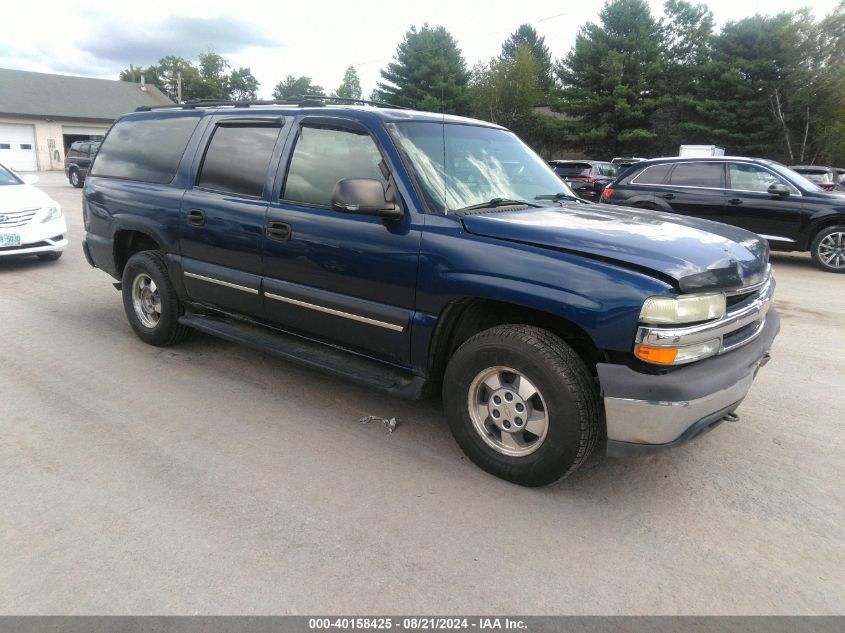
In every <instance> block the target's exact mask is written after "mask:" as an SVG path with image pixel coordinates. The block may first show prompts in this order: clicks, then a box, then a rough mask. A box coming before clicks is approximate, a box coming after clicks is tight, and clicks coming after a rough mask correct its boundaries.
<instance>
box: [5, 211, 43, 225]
mask: <svg viewBox="0 0 845 633" xmlns="http://www.w3.org/2000/svg"><path fill="white" fill-rule="evenodd" d="M36 213H38V209H27V210H26V211H0V228H4V229H13V228H15V227H18V226H24V225H25V224H28V223H29V221H30V220H32V218H34V217H35V214H36Z"/></svg>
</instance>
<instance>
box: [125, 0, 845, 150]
mask: <svg viewBox="0 0 845 633" xmlns="http://www.w3.org/2000/svg"><path fill="white" fill-rule="evenodd" d="M144 72H145V75H146V77H147V80H148V81H151V82H152V83H155V84H156V85H158V86H159V87H161V88H162V89H163V90H164V91H165V92H166V93H167V94H168V95H169V96H170V97H171V98H176V96H177V95H176V91H175V84H174V77H176V76H177V75H178V76H181V77H182V81H183V88H182V98H183V100H187V99H190V98H195V97H198V98H208V97H212V98H221V97H225V98H254V97H255V94H256V91H257V89H258V82H257V81H256V80H255V78H254V77H253V76H252V73H251V72H250V70H249V69H248V68H239V69H236V70H233V69H230V68H229V64H228V62H227V61H226V60H225V59H223V58H222V57H220V56H219V55H216V54H215V53H212V52H209V53H205V54H203V55H200V56H199V61H198V64H196V65H194V64H192V63H191V62H188V61H186V60H184V59H181V58H176V57H166V58H164V59H162V60H160V61H159V64H158V65H156V66H152V67H150V68H148V69H144ZM129 73H130V71H129V70H126V71H124V72H123V73H122V74H121V79H130V75H129ZM380 76H381V80H380V81H379V82H378V84H377V86H376V88H375V90H374V91H373V92H372V93H371V95H370V99H372V100H376V101H385V102H389V103H393V104H396V105H400V106H406V107H413V108H418V109H421V110H429V111H435V112H444V113H450V114H461V115H469V116H474V117H477V118H480V119H484V120H488V121H492V122H494V123H498V124H501V125H504V126H505V127H509V128H511V129H512V130H514V131H515V132H516V133H517V134H519V135H520V136H521V137H522V138H523V139H524V140H526V141H527V142H528V143H529V144H531V145H532V146H533V147H534V148H535V149H536V150H538V151H539V152H540V153H541V154H543V155H544V156H546V157H548V158H551V157H560V156H565V155H575V154H577V153H582V154H585V155H588V156H589V157H591V158H598V159H607V158H610V157H611V156H623V155H626V156H646V157H648V156H662V155H673V154H677V151H678V146H679V145H680V144H682V143H694V144H717V145H722V146H724V147H726V148H727V151H728V152H729V153H731V154H744V155H752V156H764V157H770V158H774V159H777V160H780V161H783V162H786V163H790V164H794V163H815V164H821V163H829V164H837V165H845V0H840V4H839V6H838V7H837V9H836V10H835V11H834V12H833V13H832V14H831V15H829V16H826V17H824V18H821V19H818V20H817V19H815V18H814V17H813V15H812V14H811V13H810V11H809V10H807V9H804V10H800V11H792V12H784V13H780V14H778V15H775V16H762V15H755V16H752V17H749V18H745V19H743V20H738V21H735V22H728V23H726V24H725V25H724V26H723V27H722V28H721V29H719V30H717V29H716V27H715V20H714V17H713V13H712V12H711V11H710V9H709V8H708V7H707V6H706V5H705V4H694V3H692V2H689V1H688V0H667V1H666V2H665V4H664V6H663V12H662V15H659V16H655V15H653V14H652V12H651V9H650V7H649V4H648V3H647V1H646V0H607V2H606V3H605V5H604V7H603V8H602V10H601V12H600V14H599V20H598V21H597V22H595V23H593V22H590V23H587V24H585V25H583V26H582V27H581V29H580V31H579V33H578V35H577V37H576V40H575V44H574V45H573V46H572V48H571V49H570V50H569V51H568V52H566V53H565V54H564V55H563V56H562V57H561V58H559V59H557V60H555V59H554V58H553V56H552V53H551V51H550V49H549V47H548V45H547V44H546V42H545V39H544V38H543V37H541V36H540V35H539V34H538V33H537V31H536V30H535V29H534V28H533V27H532V26H531V25H529V24H523V25H521V26H520V27H519V28H517V29H516V30H515V31H514V32H513V33H512V34H511V35H510V37H508V39H507V40H506V41H505V42H503V43H502V47H501V52H500V53H499V55H497V56H496V57H494V58H492V59H490V60H487V61H483V62H479V63H478V64H476V65H475V66H474V67H473V68H468V67H467V63H466V60H465V59H464V57H463V55H462V52H461V49H460V47H459V45H458V42H457V41H456V40H455V39H454V38H453V37H452V35H451V34H450V33H449V32H448V31H447V30H446V29H445V28H443V27H442V26H429V25H428V24H424V25H423V26H422V27H420V28H417V27H411V28H410V29H409V30H408V31H407V32H406V33H405V35H404V37H403V39H402V41H401V42H400V43H399V45H398V47H397V49H396V53H395V55H394V58H393V60H392V61H391V62H390V63H389V64H387V66H386V67H385V68H383V69H382V70H381V72H380ZM309 94H312V95H313V94H325V93H324V90H323V88H322V87H321V86H318V85H315V84H314V83H313V82H312V80H311V78H309V77H306V76H298V77H297V76H293V75H288V76H287V77H285V78H284V79H283V80H281V81H280V82H279V83H278V84H277V85H276V86H275V88H274V91H273V96H274V98H277V99H284V98H289V97H292V96H295V95H309ZM332 94H333V95H335V96H341V97H346V98H352V99H360V98H361V96H362V95H361V84H360V79H359V77H358V74H357V72H356V70H355V68H354V67H351V66H350V67H349V68H347V70H346V73H345V75H344V78H343V82H342V83H341V85H340V86H338V88H337V89H336V90H334V91H333V92H332Z"/></svg>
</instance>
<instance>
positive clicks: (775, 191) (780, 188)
mask: <svg viewBox="0 0 845 633" xmlns="http://www.w3.org/2000/svg"><path fill="white" fill-rule="evenodd" d="M769 194H770V195H773V196H781V197H783V198H785V197H786V196H788V195H789V187H787V186H786V185H785V184H783V183H782V182H776V183H775V184H773V185H771V186H770V187H769Z"/></svg>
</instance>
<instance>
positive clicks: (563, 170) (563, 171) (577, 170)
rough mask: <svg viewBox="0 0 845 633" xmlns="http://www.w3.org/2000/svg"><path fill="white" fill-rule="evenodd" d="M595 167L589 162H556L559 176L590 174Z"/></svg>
mask: <svg viewBox="0 0 845 633" xmlns="http://www.w3.org/2000/svg"><path fill="white" fill-rule="evenodd" d="M592 169H593V167H592V165H590V164H589V163H563V164H561V163H555V166H554V170H555V173H556V174H557V175H558V176H589V175H590V172H591V171H592Z"/></svg>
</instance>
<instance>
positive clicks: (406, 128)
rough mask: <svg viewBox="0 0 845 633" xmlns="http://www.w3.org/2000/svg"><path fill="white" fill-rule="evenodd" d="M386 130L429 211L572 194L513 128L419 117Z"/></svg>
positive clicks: (392, 125) (390, 126)
mask: <svg viewBox="0 0 845 633" xmlns="http://www.w3.org/2000/svg"><path fill="white" fill-rule="evenodd" d="M388 128H389V129H390V131H391V133H392V134H393V136H394V138H395V139H396V141H397V143H398V144H399V146H400V148H401V149H402V152H403V153H404V155H405V157H406V160H407V162H408V163H409V167H410V168H411V169H412V171H413V172H414V174H415V176H416V180H417V182H418V184H419V186H420V189H421V190H422V193H423V195H424V197H425V198H426V202H427V203H428V206H429V207H430V208H431V209H432V210H434V211H441V212H442V211H445V212H447V213H448V212H449V211H457V210H460V209H463V208H465V207H468V206H472V205H476V204H482V203H485V202H489V201H491V200H493V199H495V198H503V199H511V200H524V201H534V200H537V199H538V197H539V199H543V197H549V196H554V195H555V194H565V195H571V191H569V190H568V188H567V187H566V185H565V184H564V183H563V182H562V181H561V180H560V178H559V177H558V176H556V175H555V173H554V172H553V171H552V170H551V168H550V167H549V165H548V164H547V163H546V162H545V161H543V159H541V158H540V157H539V156H537V154H535V153H534V152H532V151H531V150H530V149H529V148H528V147H527V146H526V145H525V144H524V143H523V142H522V141H520V140H519V139H518V138H517V137H516V135H515V134H513V132H509V131H507V130H503V129H499V128H491V127H485V126H479V125H462V124H452V123H429V122H424V121H415V122H413V121H412V122H407V123H394V124H390V125H389V126H388Z"/></svg>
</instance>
